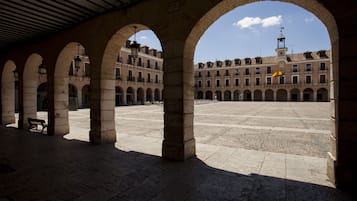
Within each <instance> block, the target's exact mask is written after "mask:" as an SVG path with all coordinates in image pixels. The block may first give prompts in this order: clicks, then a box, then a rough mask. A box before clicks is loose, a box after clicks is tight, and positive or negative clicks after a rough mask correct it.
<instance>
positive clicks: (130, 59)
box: [127, 55, 132, 64]
mask: <svg viewBox="0 0 357 201" xmlns="http://www.w3.org/2000/svg"><path fill="white" fill-rule="evenodd" d="M127 64H132V57H131V55H128V61H127Z"/></svg>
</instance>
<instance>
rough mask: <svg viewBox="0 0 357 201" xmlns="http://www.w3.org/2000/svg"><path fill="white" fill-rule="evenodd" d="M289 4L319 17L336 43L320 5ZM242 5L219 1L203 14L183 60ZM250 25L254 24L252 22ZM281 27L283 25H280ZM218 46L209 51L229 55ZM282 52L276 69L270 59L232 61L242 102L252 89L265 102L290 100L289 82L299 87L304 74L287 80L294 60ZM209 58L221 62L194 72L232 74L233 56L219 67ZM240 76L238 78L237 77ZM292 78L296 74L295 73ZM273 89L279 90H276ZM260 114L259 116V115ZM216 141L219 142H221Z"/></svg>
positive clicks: (330, 21)
mask: <svg viewBox="0 0 357 201" xmlns="http://www.w3.org/2000/svg"><path fill="white" fill-rule="evenodd" d="M289 2H290V3H294V4H295V5H298V6H301V7H303V8H308V9H309V11H312V12H313V13H315V14H316V15H317V16H318V17H321V18H320V19H321V20H323V22H324V23H325V25H326V26H328V27H327V28H328V30H329V34H330V41H336V40H337V28H336V24H334V19H333V16H332V15H331V14H330V13H329V12H328V11H327V10H326V9H325V8H324V7H323V6H321V5H320V4H319V3H318V2H317V1H304V0H303V1H294V0H293V1H289ZM249 3H250V2H249ZM259 3H266V2H265V1H264V2H259ZM269 3H271V4H272V3H278V2H269ZM310 3H311V4H310ZM243 4H244V5H245V4H246V2H242V1H233V0H232V1H230V0H227V1H222V2H220V3H219V4H218V6H216V7H214V8H213V9H211V10H210V11H209V12H208V13H206V15H205V16H204V17H203V18H201V19H200V20H199V21H198V22H197V23H196V25H195V26H194V28H193V30H191V32H190V35H189V37H188V38H187V39H186V43H185V45H186V46H185V54H184V58H185V60H189V59H191V58H192V60H193V56H192V55H193V54H196V53H193V50H194V48H195V46H196V45H197V43H198V41H199V43H203V40H202V38H200V37H201V36H202V34H203V33H205V34H206V33H207V32H208V31H207V28H208V27H209V26H210V25H211V24H212V23H213V22H214V21H215V20H216V19H218V18H220V19H222V18H224V17H223V16H222V15H223V14H225V13H226V12H228V11H230V10H232V9H234V8H236V7H237V6H240V5H243ZM247 5H248V4H247ZM271 9H274V8H271ZM257 10H258V9H257ZM259 10H260V11H263V10H265V8H264V7H263V8H259ZM267 10H268V9H267ZM246 13H250V12H246ZM322 13H324V14H326V15H324V14H322ZM230 17H231V19H232V15H230ZM243 17H244V16H243ZM243 17H242V20H243ZM275 17H277V18H279V17H278V16H275ZM256 18H258V17H256ZM233 19H234V18H233ZM254 19H255V18H254V16H252V17H250V16H249V17H247V18H246V19H245V20H246V21H242V24H244V22H247V23H246V24H249V23H248V22H252V21H254ZM250 20H252V21H250ZM257 20H258V21H259V20H262V18H259V19H257ZM314 20H315V18H314ZM233 22H234V24H236V25H238V21H233ZM217 24H218V23H217ZM223 24H224V23H219V26H217V27H219V28H217V29H219V30H225V31H227V29H228V28H227V27H225V26H224V25H223ZM252 24H254V23H252ZM258 24H259V23H258ZM230 25H232V21H231V22H230ZM247 26H250V25H247ZM263 26H265V25H262V27H263ZM284 26H285V23H284ZM246 30H249V29H246ZM250 30H255V29H254V27H253V28H252V29H250ZM218 33H219V34H217V32H216V35H215V36H216V38H218V37H217V36H218V35H220V36H224V31H221V32H218ZM261 33H262V32H261ZM253 34H254V33H252V35H253ZM264 34H265V32H264ZM236 35H237V34H236V33H235V35H233V34H232V35H231V36H229V37H222V38H229V40H227V41H232V38H234V37H235V36H236ZM212 38H214V37H212ZM246 40H247V41H249V42H248V43H251V41H254V39H253V37H251V36H249V37H246ZM218 43H219V42H217V46H214V48H211V49H217V50H220V51H222V50H223V49H224V50H225V51H224V52H225V54H229V53H230V52H229V51H228V49H229V48H228V47H226V46H225V47H224V48H218V45H219V44H218ZM220 43H222V41H220ZM261 43H262V41H260V44H261ZM240 45H241V46H244V47H247V48H248V47H250V45H243V44H240ZM236 47H237V46H235V48H236ZM273 47H274V46H273ZM336 47H337V44H336V43H335V44H333V47H332V53H333V54H334V50H337V49H336ZM205 48H206V49H210V48H209V47H207V45H206V46H205ZM236 49H237V48H236ZM277 49H278V48H277ZM281 49H284V48H281ZM245 50H246V49H245ZM294 50H295V49H294ZM196 51H197V50H196ZM217 52H218V51H217ZM217 52H216V53H217ZM231 52H237V51H231ZM258 52H259V49H258ZM285 53H287V54H285V55H284V51H282V52H279V51H277V52H276V60H275V61H277V64H276V66H270V64H271V63H270V62H271V61H272V60H270V62H269V61H267V60H264V58H263V60H262V61H261V60H259V59H258V58H254V57H253V58H248V57H247V59H241V60H238V59H237V60H236V61H237V66H241V68H240V69H239V68H237V69H238V70H237V71H236V72H235V71H234V70H233V72H234V73H236V74H235V75H236V76H237V78H236V82H235V83H236V86H237V88H238V87H239V86H241V88H240V89H242V90H244V91H243V100H251V99H252V98H253V99H255V97H254V95H255V94H254V95H253V97H252V94H251V91H253V90H255V89H254V88H261V87H264V88H263V89H262V90H265V91H264V93H263V94H264V97H265V100H266V101H275V100H279V101H287V100H288V98H290V94H289V93H290V88H292V86H291V85H292V83H295V84H298V85H299V86H298V87H303V85H302V84H301V82H302V80H303V79H305V75H302V76H301V77H303V76H304V78H303V79H301V77H300V79H299V76H295V77H294V76H291V77H290V75H289V77H288V76H287V75H284V73H287V72H288V71H292V70H294V69H293V67H294V66H293V65H292V63H291V62H292V61H294V58H292V57H293V56H294V55H293V56H292V57H289V55H290V54H289V53H288V52H287V49H286V52H285ZM335 53H336V52H335ZM212 55H215V56H216V57H215V58H213V59H211V60H213V61H214V59H215V60H216V61H221V62H219V65H218V63H217V62H216V63H214V62H212V63H213V64H212V65H211V63H209V62H207V63H205V61H202V62H201V63H202V64H203V65H197V69H198V68H199V67H201V69H202V71H203V70H207V69H208V68H212V71H217V72H218V71H223V72H224V70H220V69H224V68H225V67H227V68H226V69H229V70H228V73H232V71H230V69H232V68H233V67H234V62H235V60H234V57H233V59H232V60H231V62H227V64H224V63H223V64H222V60H219V59H217V57H218V56H217V54H212ZM225 56H226V55H225ZM314 56H315V55H314ZM226 57H227V56H226ZM188 58H189V59H188ZM282 58H284V59H282ZM332 58H334V59H335V58H336V55H332ZM290 59H291V61H290ZM288 60H289V61H288ZM190 61H191V60H190ZM232 61H233V64H232ZM259 62H261V63H259ZM255 64H263V65H265V66H264V67H262V66H263V65H261V66H259V65H255ZM333 64H337V62H336V61H333ZM244 65H245V66H244ZM248 65H250V66H252V68H250V67H248ZM207 66H209V67H207ZM215 67H216V69H215ZM268 67H270V68H268ZM304 67H305V66H304ZM217 68H220V69H217ZM288 68H290V69H288ZM299 68H303V67H299ZM268 69H269V70H268ZM279 69H284V70H285V69H288V70H286V71H285V72H280V73H278V70H279ZM291 69H292V70H291ZM334 69H336V68H335V66H334ZM208 70H209V69H208ZM268 71H270V73H268ZM226 72H227V71H226ZM274 72H277V74H275V75H274V76H272V75H273V74H274ZM242 74H244V75H242ZM257 74H258V75H257ZM262 74H264V75H262ZM265 74H267V75H265ZM279 74H280V75H279ZM240 75H242V76H240ZM276 75H278V76H276ZM283 75H284V76H283ZM295 75H297V73H296V74H295ZM253 76H254V77H253ZM334 76H335V74H334ZM218 77H219V74H218V73H217V76H216V78H215V80H218V79H219V78H218ZM274 77H278V79H274ZM290 78H291V79H290ZM293 78H294V79H293ZM309 78H310V81H311V77H309ZM201 79H202V80H204V78H201ZM313 79H315V78H313ZM221 80H222V79H221ZM306 80H308V79H307V77H306ZM306 82H307V84H311V83H309V82H308V81H306ZM231 83H233V82H232V81H231ZM242 83H243V84H244V86H243V85H242ZM217 85H218V84H217ZM287 85H289V86H288V87H286V89H281V88H284V87H285V86H287ZM277 89H281V90H277ZM299 89H300V88H299ZM203 90H204V88H203ZM302 90H303V89H302V88H301V89H300V91H302ZM288 94H289V96H288ZM262 96H263V95H262ZM244 104H248V103H244ZM269 104H271V105H274V106H275V105H276V104H281V105H285V106H286V105H288V104H285V103H269ZM232 108H234V107H232ZM272 108H279V106H276V107H272ZM265 109H266V110H270V108H265V107H262V108H261V110H259V112H262V110H265ZM312 109H316V108H315V107H313V108H312ZM195 111H197V110H196V109H195ZM224 111H227V110H224ZM334 111H335V110H334ZM245 112H247V111H245ZM279 112H280V111H279ZM247 113H248V112H247ZM260 114H262V113H260ZM274 115H277V113H274ZM285 115H286V114H285ZM282 116H283V115H281V116H280V117H282ZM220 118H221V116H220ZM222 118H223V117H222ZM322 119H324V120H323V123H325V117H322ZM282 121H283V120H282ZM275 122H277V121H275ZM245 123H246V122H245ZM245 125H246V124H245ZM269 126H271V125H269ZM284 126H286V125H284ZM327 133H328V131H324V136H325V137H326V136H328V135H326V134H327ZM272 134H273V135H279V132H276V131H274V132H272ZM271 137H272V136H271ZM326 139H327V138H324V139H323V141H324V142H326V141H325V140H326ZM256 140H257V139H256ZM269 140H270V139H269ZM197 141H198V140H197ZM253 141H254V140H253ZM220 142H222V140H221V141H220ZM239 142H240V141H239V140H237V141H236V142H235V143H239ZM302 144H303V143H301V144H300V145H301V146H300V149H299V150H298V151H302V150H303V149H304V148H303V147H304V145H302ZM315 148H316V147H315ZM317 149H318V148H317ZM324 149H325V147H324ZM325 150H327V149H325ZM325 150H323V151H325ZM323 151H322V152H323ZM322 152H321V153H322ZM325 155H326V152H325Z"/></svg>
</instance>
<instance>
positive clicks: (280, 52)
mask: <svg viewBox="0 0 357 201" xmlns="http://www.w3.org/2000/svg"><path fill="white" fill-rule="evenodd" d="M283 29H284V27H280V34H279V36H278V38H277V47H276V49H275V51H276V53H277V56H278V57H285V56H286V52H287V51H288V48H287V47H286V46H285V36H284V34H283Z"/></svg>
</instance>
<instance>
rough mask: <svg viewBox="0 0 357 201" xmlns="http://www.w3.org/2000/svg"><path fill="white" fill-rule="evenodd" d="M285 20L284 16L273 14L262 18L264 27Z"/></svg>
mask: <svg viewBox="0 0 357 201" xmlns="http://www.w3.org/2000/svg"><path fill="white" fill-rule="evenodd" d="M282 21H283V18H282V16H281V15H278V16H271V17H267V18H264V19H262V27H270V26H275V25H279V24H281V22H282Z"/></svg>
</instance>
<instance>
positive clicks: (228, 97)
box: [224, 90, 232, 101]
mask: <svg viewBox="0 0 357 201" xmlns="http://www.w3.org/2000/svg"><path fill="white" fill-rule="evenodd" d="M231 94H232V93H231V92H230V91H228V90H226V91H224V100H225V101H231V100H232V98H231Z"/></svg>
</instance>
